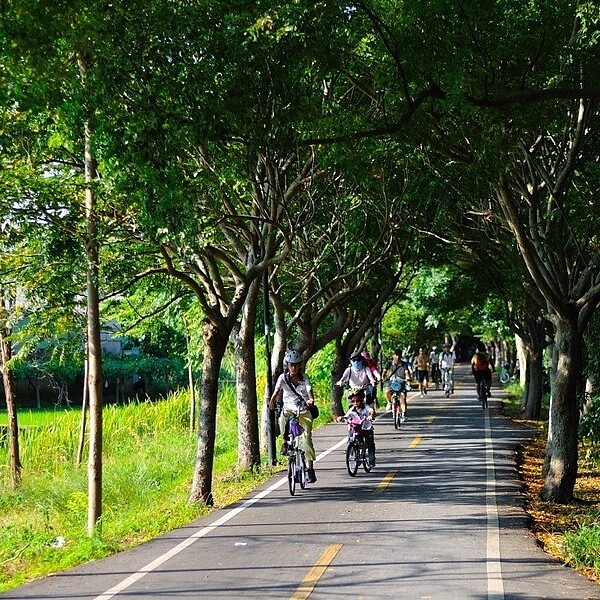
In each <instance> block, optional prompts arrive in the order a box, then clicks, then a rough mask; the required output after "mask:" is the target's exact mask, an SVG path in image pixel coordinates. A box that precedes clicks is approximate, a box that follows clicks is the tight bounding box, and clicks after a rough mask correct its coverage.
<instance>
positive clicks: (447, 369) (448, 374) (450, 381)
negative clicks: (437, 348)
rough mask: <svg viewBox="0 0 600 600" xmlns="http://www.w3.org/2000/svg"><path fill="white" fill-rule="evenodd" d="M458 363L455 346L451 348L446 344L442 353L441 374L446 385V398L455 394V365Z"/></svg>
mask: <svg viewBox="0 0 600 600" xmlns="http://www.w3.org/2000/svg"><path fill="white" fill-rule="evenodd" d="M455 362H456V354H455V353H454V346H452V348H450V344H449V343H448V342H446V343H445V344H444V346H443V350H442V352H440V362H439V364H440V372H441V374H442V383H443V385H444V394H445V395H446V398H449V397H450V394H453V393H454V377H453V375H454V363H455Z"/></svg>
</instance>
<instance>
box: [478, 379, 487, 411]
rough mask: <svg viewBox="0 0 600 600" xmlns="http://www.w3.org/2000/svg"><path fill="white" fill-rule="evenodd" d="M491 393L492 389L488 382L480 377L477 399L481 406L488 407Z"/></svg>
mask: <svg viewBox="0 0 600 600" xmlns="http://www.w3.org/2000/svg"><path fill="white" fill-rule="evenodd" d="M489 395H490V390H489V388H488V384H487V382H486V381H485V380H484V379H480V380H479V381H478V382H477V399H478V400H479V402H481V408H487V407H488V397H489Z"/></svg>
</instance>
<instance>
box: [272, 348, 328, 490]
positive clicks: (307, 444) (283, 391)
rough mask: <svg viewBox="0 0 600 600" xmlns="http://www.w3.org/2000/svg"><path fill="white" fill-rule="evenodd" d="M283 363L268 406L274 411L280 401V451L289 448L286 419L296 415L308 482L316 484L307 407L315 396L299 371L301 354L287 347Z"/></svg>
mask: <svg viewBox="0 0 600 600" xmlns="http://www.w3.org/2000/svg"><path fill="white" fill-rule="evenodd" d="M285 363H286V365H287V370H285V371H284V372H283V373H282V374H281V375H280V376H279V377H278V379H277V382H276V383H275V389H274V390H273V394H272V396H271V400H270V402H269V408H270V409H271V410H275V408H276V406H277V404H278V403H281V402H283V410H282V411H281V415H280V417H279V426H280V428H281V431H282V432H283V445H282V446H281V454H283V455H284V456H285V455H286V454H287V451H288V427H289V423H288V421H289V419H290V417H292V416H296V414H297V415H298V421H299V422H300V425H301V426H302V428H303V429H304V434H303V435H302V438H303V446H304V452H305V453H306V464H307V466H308V483H315V481H317V476H316V475H315V469H314V462H313V461H314V460H315V457H316V454H315V447H314V445H313V440H312V426H313V419H312V416H311V414H310V411H309V409H308V407H309V406H311V405H312V404H314V403H315V397H314V395H313V391H312V385H311V383H310V379H309V378H308V376H307V375H306V374H305V373H303V372H302V356H301V355H300V353H299V352H298V351H296V350H288V351H287V352H286V354H285ZM298 411H299V412H298Z"/></svg>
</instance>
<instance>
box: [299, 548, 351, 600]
mask: <svg viewBox="0 0 600 600" xmlns="http://www.w3.org/2000/svg"><path fill="white" fill-rule="evenodd" d="M341 549H342V544H331V545H330V546H329V547H328V548H327V550H325V552H323V554H321V556H319V558H318V559H317V562H316V563H315V566H314V567H313V568H312V569H311V570H310V571H309V572H308V574H307V575H306V577H305V578H304V579H303V580H302V583H301V584H300V585H299V586H298V589H297V590H296V592H295V593H294V595H293V596H292V597H291V598H290V600H306V598H308V597H309V596H310V595H311V594H312V593H313V590H314V589H315V586H316V585H317V583H318V582H319V579H321V577H323V573H325V571H326V570H327V567H328V566H329V565H330V564H331V561H332V560H333V559H334V558H335V557H336V555H337V553H338V552H339V551H340V550H341Z"/></svg>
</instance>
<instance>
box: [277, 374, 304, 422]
mask: <svg viewBox="0 0 600 600" xmlns="http://www.w3.org/2000/svg"><path fill="white" fill-rule="evenodd" d="M301 377H302V379H301V380H300V381H299V383H298V385H297V386H295V387H296V391H297V392H298V394H300V396H302V398H303V399H304V401H305V402H308V400H309V399H310V396H309V392H310V391H311V390H312V384H311V383H310V379H309V378H308V376H307V375H305V374H304V373H303V374H302V375H301ZM279 390H282V391H283V410H284V411H285V410H289V411H293V412H295V411H297V410H298V405H299V404H300V398H298V395H297V394H296V392H294V388H293V386H292V385H290V384H288V382H287V381H286V380H285V373H282V374H281V375H280V376H279V377H278V378H277V383H276V384H275V390H274V391H273V393H275V392H278V391H279ZM301 412H306V408H304V410H303V411H301Z"/></svg>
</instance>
